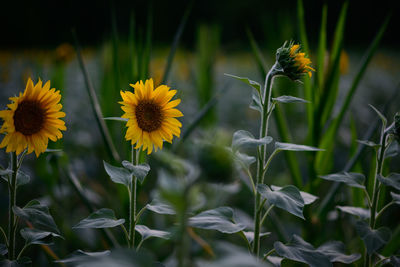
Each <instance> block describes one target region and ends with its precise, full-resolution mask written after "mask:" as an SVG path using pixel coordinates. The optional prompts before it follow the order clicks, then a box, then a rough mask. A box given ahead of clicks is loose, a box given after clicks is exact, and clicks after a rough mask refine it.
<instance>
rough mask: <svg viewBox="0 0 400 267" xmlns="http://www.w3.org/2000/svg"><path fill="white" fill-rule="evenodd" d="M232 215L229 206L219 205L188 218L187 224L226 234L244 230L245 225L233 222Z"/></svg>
mask: <svg viewBox="0 0 400 267" xmlns="http://www.w3.org/2000/svg"><path fill="white" fill-rule="evenodd" d="M233 216H234V214H233V210H232V209H231V208H229V207H219V208H216V209H212V210H206V211H203V212H201V213H199V214H197V215H196V216H193V217H191V218H189V225H190V226H192V227H195V228H200V229H207V230H217V231H219V232H221V233H226V234H233V233H237V232H240V231H242V230H244V229H245V228H246V226H245V225H242V224H238V223H235V222H234V220H233Z"/></svg>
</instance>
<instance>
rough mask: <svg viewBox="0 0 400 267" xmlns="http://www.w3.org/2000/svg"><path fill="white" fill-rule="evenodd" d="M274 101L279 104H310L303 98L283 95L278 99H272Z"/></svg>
mask: <svg viewBox="0 0 400 267" xmlns="http://www.w3.org/2000/svg"><path fill="white" fill-rule="evenodd" d="M272 101H275V102H279V103H310V101H307V100H305V99H303V98H299V97H295V96H291V95H282V96H279V97H277V98H272Z"/></svg>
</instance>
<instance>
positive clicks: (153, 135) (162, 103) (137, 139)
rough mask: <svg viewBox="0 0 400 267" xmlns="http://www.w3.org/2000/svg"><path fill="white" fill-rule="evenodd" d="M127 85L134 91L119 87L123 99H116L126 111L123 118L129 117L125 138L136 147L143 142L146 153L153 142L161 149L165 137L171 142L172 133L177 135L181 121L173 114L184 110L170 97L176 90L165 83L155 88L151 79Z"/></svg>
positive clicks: (179, 114)
mask: <svg viewBox="0 0 400 267" xmlns="http://www.w3.org/2000/svg"><path fill="white" fill-rule="evenodd" d="M130 86H131V87H133V88H134V89H135V90H134V92H133V93H132V92H129V91H126V92H123V91H121V96H122V99H123V101H121V102H119V103H120V104H122V107H121V108H122V110H123V111H125V114H124V115H122V118H126V119H128V122H127V123H126V126H127V127H128V130H127V131H126V135H125V139H126V140H131V143H132V145H134V144H136V147H135V148H136V149H138V148H140V147H142V146H143V151H145V150H146V149H147V154H150V153H151V152H152V151H153V145H154V149H155V151H157V148H160V149H162V146H163V141H164V140H165V141H167V142H169V143H172V138H173V136H174V135H175V136H176V137H179V136H180V134H181V129H180V128H181V127H182V124H181V123H180V122H179V121H178V120H177V119H175V118H176V117H182V116H183V114H182V112H180V111H179V110H178V109H176V108H175V107H176V106H177V105H179V103H180V102H181V100H180V99H176V100H173V101H171V99H172V97H173V96H174V95H175V94H176V90H170V88H169V87H168V86H166V85H160V86H158V87H157V88H155V89H154V83H153V79H150V80H146V82H145V83H144V84H143V82H142V81H138V82H137V83H135V84H130Z"/></svg>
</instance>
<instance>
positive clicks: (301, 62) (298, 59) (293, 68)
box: [276, 42, 315, 80]
mask: <svg viewBox="0 0 400 267" xmlns="http://www.w3.org/2000/svg"><path fill="white" fill-rule="evenodd" d="M276 60H277V63H278V64H279V67H280V70H281V71H283V74H286V75H287V76H288V77H289V78H291V79H292V80H298V79H300V78H301V76H302V75H303V74H308V76H309V77H310V78H311V76H312V71H315V69H313V68H312V67H311V66H310V65H311V60H310V59H309V58H308V57H306V54H305V53H303V52H300V45H299V44H294V43H293V42H289V43H288V42H285V43H284V44H283V46H282V47H281V48H279V49H278V50H277V53H276Z"/></svg>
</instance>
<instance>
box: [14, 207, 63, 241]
mask: <svg viewBox="0 0 400 267" xmlns="http://www.w3.org/2000/svg"><path fill="white" fill-rule="evenodd" d="M13 211H14V213H15V215H17V216H18V217H20V218H21V219H24V220H26V221H28V222H30V223H31V224H32V225H33V227H35V228H36V229H40V230H45V231H49V232H52V233H56V234H60V231H59V230H58V228H57V225H56V223H55V222H54V219H53V217H52V216H51V215H50V212H49V208H48V207H47V206H44V205H42V204H40V202H39V201H38V200H31V201H30V202H29V203H28V204H26V206H25V207H23V208H22V209H21V208H20V207H17V206H14V207H13Z"/></svg>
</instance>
